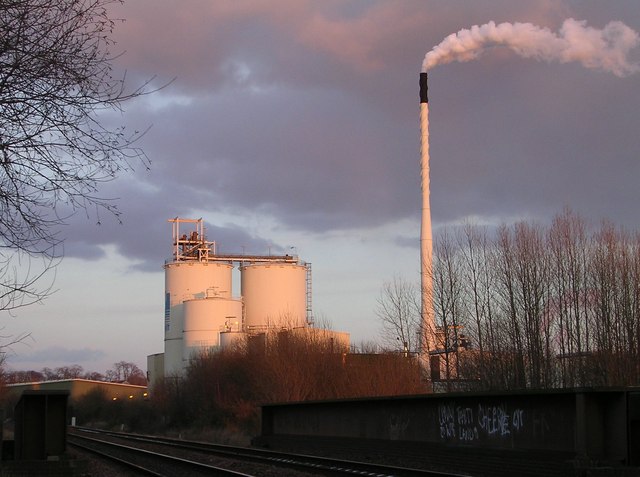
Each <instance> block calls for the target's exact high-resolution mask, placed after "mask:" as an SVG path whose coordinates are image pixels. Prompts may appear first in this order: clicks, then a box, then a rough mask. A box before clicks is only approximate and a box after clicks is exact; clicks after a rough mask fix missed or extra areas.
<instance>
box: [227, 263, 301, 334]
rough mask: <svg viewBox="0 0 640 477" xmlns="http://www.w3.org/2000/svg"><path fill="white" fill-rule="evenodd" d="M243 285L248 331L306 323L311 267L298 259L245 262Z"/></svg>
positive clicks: (292, 326)
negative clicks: (308, 270) (308, 276)
mask: <svg viewBox="0 0 640 477" xmlns="http://www.w3.org/2000/svg"><path fill="white" fill-rule="evenodd" d="M240 270H241V288H242V298H243V301H244V318H245V320H244V324H245V330H246V331H248V332H251V331H255V330H260V329H264V328H274V327H276V328H281V327H285V328H297V327H302V326H306V324H307V323H306V315H307V269H306V267H305V266H304V265H300V264H297V263H277V262H265V263H252V264H249V265H243V266H241V267H240Z"/></svg>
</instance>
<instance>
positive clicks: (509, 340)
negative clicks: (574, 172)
mask: <svg viewBox="0 0 640 477" xmlns="http://www.w3.org/2000/svg"><path fill="white" fill-rule="evenodd" d="M433 269H434V277H433V278H434V300H435V308H436V317H437V320H438V323H437V325H438V326H439V327H441V328H440V329H446V330H448V332H447V333H441V334H440V336H441V337H442V340H441V348H442V349H443V350H446V352H444V353H443V354H442V356H444V357H445V359H446V362H447V363H448V365H449V366H448V369H447V373H448V374H449V376H448V377H464V378H470V379H473V380H476V379H477V380H478V383H479V385H480V387H481V388H486V389H517V388H556V387H576V386H617V385H633V384H635V385H637V384H639V383H640V234H638V233H629V232H627V231H625V230H622V229H618V228H616V227H614V226H613V225H612V224H610V223H603V224H602V225H601V226H600V227H599V228H598V229H597V230H594V231H591V230H589V229H588V227H587V224H586V221H585V220H584V219H583V218H582V217H580V216H578V215H577V214H575V213H573V212H571V211H569V210H565V211H563V212H562V213H561V214H559V215H557V216H556V217H555V218H554V220H553V222H552V224H551V225H550V226H544V227H543V226H540V225H535V224H531V223H525V222H521V223H517V224H515V225H513V226H502V227H500V228H499V229H498V230H497V231H496V232H495V234H493V233H492V234H489V232H488V231H487V230H486V229H484V228H482V227H478V226H473V225H467V226H465V227H463V228H461V230H459V231H458V232H456V233H445V234H443V235H442V236H441V238H440V239H439V241H438V242H437V244H436V248H435V250H434V267H433ZM464 338H468V339H469V340H470V342H471V347H470V348H469V349H468V350H466V351H462V350H461V347H460V344H461V342H462V341H463V339H464ZM459 350H460V351H459ZM449 351H450V352H449Z"/></svg>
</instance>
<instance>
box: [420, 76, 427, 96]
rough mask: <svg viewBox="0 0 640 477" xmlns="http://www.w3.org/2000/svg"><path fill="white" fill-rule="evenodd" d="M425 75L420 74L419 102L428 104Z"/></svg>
mask: <svg viewBox="0 0 640 477" xmlns="http://www.w3.org/2000/svg"><path fill="white" fill-rule="evenodd" d="M427 90H428V86H427V73H420V102H421V103H428V102H429V96H428V94H427Z"/></svg>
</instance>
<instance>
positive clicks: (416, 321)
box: [376, 276, 420, 353]
mask: <svg viewBox="0 0 640 477" xmlns="http://www.w3.org/2000/svg"><path fill="white" fill-rule="evenodd" d="M376 315H378V318H380V322H381V323H382V338H383V340H384V341H385V343H386V345H387V346H388V347H389V348H391V349H396V350H401V351H403V352H405V353H409V352H412V353H413V352H417V351H418V348H419V338H420V336H419V334H420V296H419V294H418V287H416V286H415V285H413V284H411V283H409V282H407V281H405V280H403V279H402V278H400V277H397V276H396V277H394V278H393V280H392V281H390V282H386V283H384V285H383V286H382V291H381V292H380V296H379V297H378V303H377V306H376Z"/></svg>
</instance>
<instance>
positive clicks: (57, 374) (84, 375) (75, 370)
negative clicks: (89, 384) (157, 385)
mask: <svg viewBox="0 0 640 477" xmlns="http://www.w3.org/2000/svg"><path fill="white" fill-rule="evenodd" d="M61 379H90V380H93V381H108V382H127V383H129V384H135V385H139V386H146V385H147V378H146V376H145V373H144V372H143V371H142V370H141V369H140V368H139V367H138V365H137V364H135V363H131V362H129V361H118V362H117V363H113V367H112V368H111V369H108V370H106V371H105V372H104V373H99V372H96V371H85V370H84V368H83V367H82V366H80V365H78V364H73V365H70V366H59V367H57V368H42V369H41V370H40V371H36V370H28V371H11V370H4V369H3V368H2V367H1V366H0V383H1V384H17V383H35V382H41V381H55V380H61Z"/></svg>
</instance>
